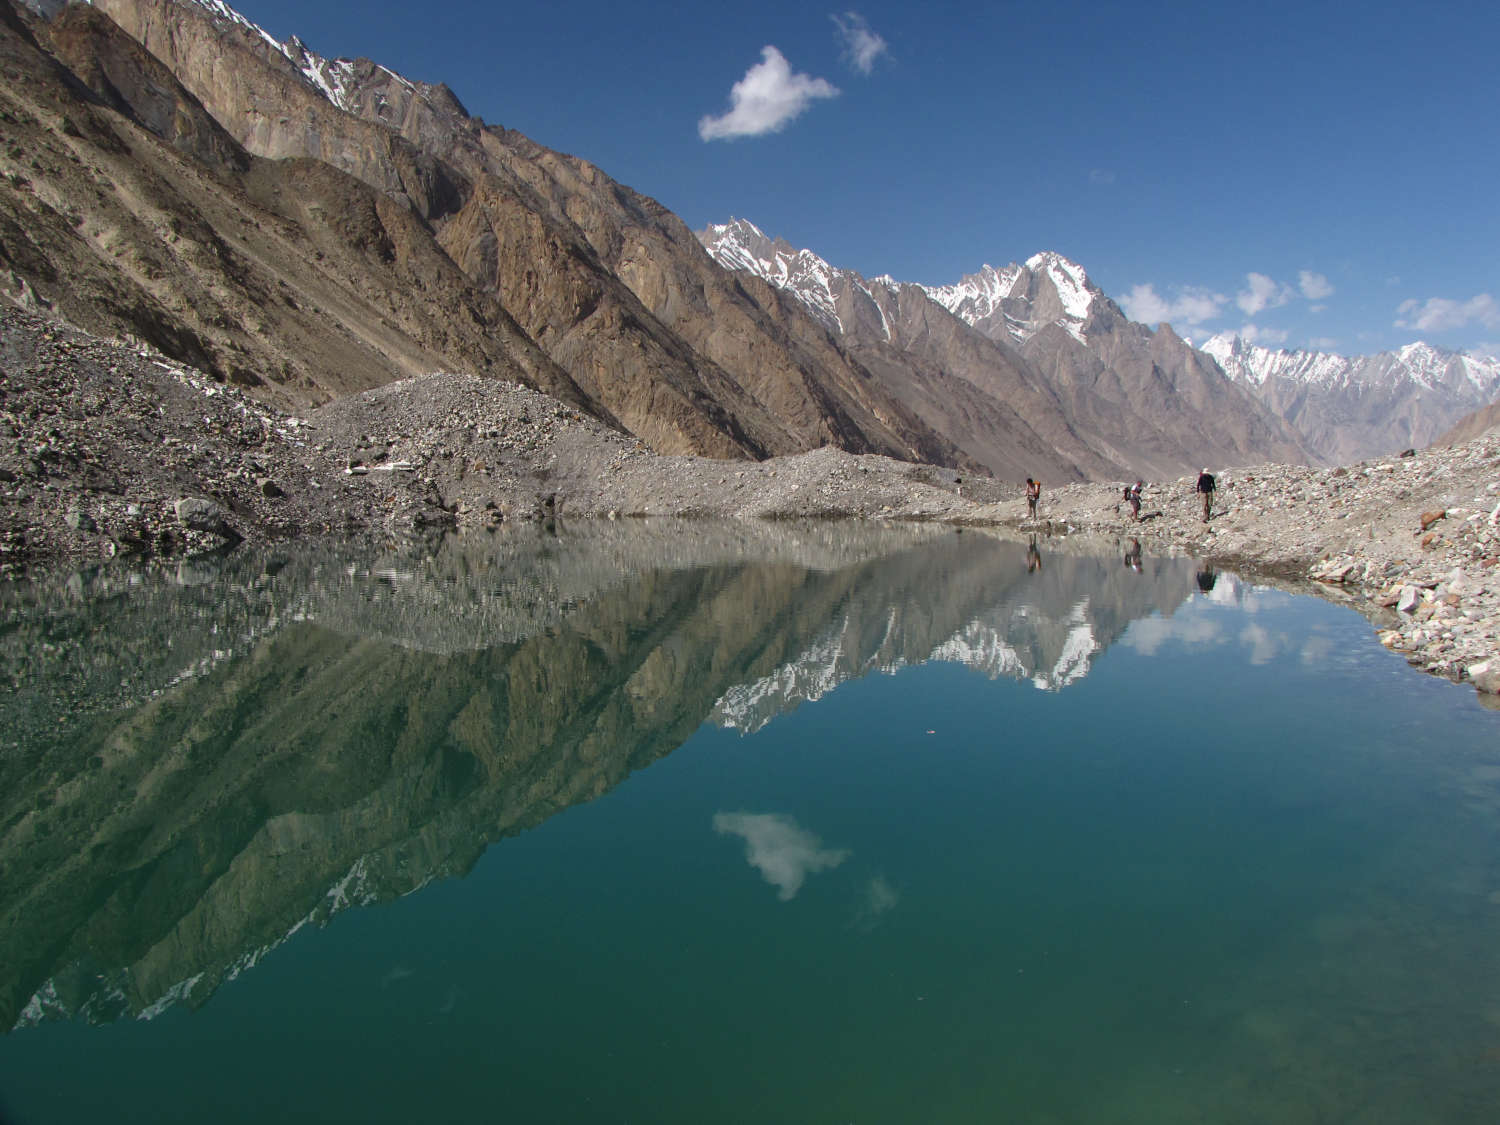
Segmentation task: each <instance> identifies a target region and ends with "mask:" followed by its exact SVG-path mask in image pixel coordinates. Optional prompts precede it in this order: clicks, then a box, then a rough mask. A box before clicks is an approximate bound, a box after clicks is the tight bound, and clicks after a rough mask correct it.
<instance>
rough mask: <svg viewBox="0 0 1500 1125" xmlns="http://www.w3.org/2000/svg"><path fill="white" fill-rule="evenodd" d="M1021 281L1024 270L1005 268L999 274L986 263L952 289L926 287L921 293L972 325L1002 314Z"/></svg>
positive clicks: (1015, 267) (944, 286)
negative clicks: (1004, 303) (1000, 312)
mask: <svg viewBox="0 0 1500 1125" xmlns="http://www.w3.org/2000/svg"><path fill="white" fill-rule="evenodd" d="M1020 279H1021V267H1020V266H1017V265H1010V266H1006V267H1005V269H1003V270H997V269H996V268H995V267H994V266H992V265H990V264H989V263H988V262H986V263H985V264H984V265H983V266H982V267H980V270H979V272H978V273H974V274H970V275H969V276H968V277H965V278H964V279H963V280H962V281H959V282H957V283H956V284H953V285H924V286H922V291H923V292H924V293H926V294H927V295H928V296H929V297H931V298H932V299H933V300H934V301H936V302H937V303H938V304H940V305H942V306H943V308H945V309H947V310H948V311H949V312H951V313H952V314H953V315H954V316H956V317H958V318H959V319H960V320H963V321H967V322H968V323H969V324H973V323H974V322H975V321H979V320H986V319H988V318H989V317H992V316H994V315H995V314H996V313H997V312H999V311H1001V308H1002V302H1004V301H1006V300H1008V299H1009V298H1010V296H1011V294H1012V293H1014V292H1015V289H1016V282H1018V281H1019V280H1020Z"/></svg>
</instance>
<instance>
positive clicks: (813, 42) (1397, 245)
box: [236, 0, 1500, 354]
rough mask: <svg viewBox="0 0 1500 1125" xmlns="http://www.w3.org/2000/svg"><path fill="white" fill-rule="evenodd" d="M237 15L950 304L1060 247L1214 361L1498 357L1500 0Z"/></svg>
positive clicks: (348, 10)
mask: <svg viewBox="0 0 1500 1125" xmlns="http://www.w3.org/2000/svg"><path fill="white" fill-rule="evenodd" d="M236 6H237V7H238V8H239V10H240V11H242V12H243V13H244V14H245V15H246V16H247V17H248V18H250V19H252V20H254V21H255V22H257V23H259V24H261V25H262V26H263V27H265V28H266V30H268V31H270V32H271V33H272V34H273V35H275V36H277V37H278V38H283V39H284V38H286V37H288V36H290V35H292V34H296V35H299V36H300V37H301V38H302V39H303V40H304V41H305V42H306V43H307V45H308V46H309V47H310V48H311V49H312V50H314V51H317V52H319V53H320V54H324V55H330V56H339V55H345V56H353V55H364V56H367V57H369V58H373V59H375V60H376V61H378V62H382V63H384V64H386V65H387V66H390V67H391V68H392V69H394V70H397V71H399V72H401V73H403V74H405V75H406V76H407V77H410V78H415V79H420V80H423V81H428V82H438V81H444V82H447V83H448V85H449V86H451V87H452V88H453V90H454V91H455V93H457V94H458V96H459V97H460V99H461V100H462V101H463V102H464V104H465V105H466V106H467V107H468V109H469V110H470V112H472V113H475V114H478V115H479V116H481V117H483V118H484V119H485V120H486V121H488V122H491V123H493V124H500V125H504V126H507V127H509V128H513V129H518V130H520V131H521V132H523V133H525V134H527V135H528V136H530V137H531V138H532V139H534V140H536V141H538V142H540V143H542V144H545V145H548V146H550V147H552V148H555V149H560V150H562V151H564V152H569V153H573V154H574V155H577V156H582V157H585V158H587V159H588V160H591V161H593V162H594V163H595V164H597V165H599V167H601V168H602V169H603V170H604V171H605V172H607V173H609V174H610V175H611V176H613V177H615V178H616V179H618V180H621V181H623V182H624V183H627V184H629V185H630V186H632V187H634V188H636V189H637V190H639V191H642V192H644V193H646V194H647V195H651V196H654V197H655V198H656V199H658V200H660V201H661V202H662V203H664V204H665V205H666V206H668V207H670V208H671V209H672V210H673V211H675V212H676V213H677V214H678V215H680V216H681V217H682V218H683V219H684V220H685V221H686V222H687V223H688V224H689V225H690V226H692V227H694V228H695V229H697V228H701V227H703V226H705V225H706V224H708V223H710V222H720V221H724V220H726V219H728V218H730V217H731V216H736V217H741V218H747V219H750V220H751V221H753V222H755V223H756V224H757V225H758V226H760V227H761V228H762V229H763V230H765V231H766V232H767V233H768V234H773V235H780V236H782V237H784V238H786V239H787V240H788V241H790V242H791V243H793V244H794V245H797V246H805V247H808V248H810V249H812V250H814V251H816V252H817V253H818V254H820V255H822V256H823V257H824V258H826V259H828V260H829V261H830V262H832V263H833V264H834V265H838V266H843V267H847V268H851V269H855V270H858V271H859V272H861V273H864V274H866V275H875V274H883V273H888V274H891V275H893V276H895V277H896V278H898V279H900V280H903V281H920V282H923V283H928V284H944V283H948V282H952V281H956V280H957V279H958V278H959V277H961V276H962V275H964V274H966V273H971V272H973V271H974V270H976V269H978V268H979V267H980V266H981V265H982V264H984V263H986V262H989V263H992V264H994V265H996V266H1001V265H1005V264H1006V263H1008V262H1011V261H1019V260H1024V259H1025V258H1027V257H1029V256H1030V255H1031V254H1033V253H1035V252H1037V251H1039V250H1056V251H1058V252H1060V253H1062V254H1065V255H1067V256H1068V257H1070V258H1072V259H1074V260H1075V261H1077V262H1079V263H1081V264H1082V265H1083V266H1084V267H1085V269H1087V270H1088V272H1089V274H1090V276H1091V277H1092V278H1093V280H1094V281H1095V282H1096V283H1097V284H1099V285H1100V286H1101V287H1102V288H1103V289H1104V290H1105V291H1106V292H1107V293H1109V294H1110V295H1111V296H1112V297H1114V298H1115V299H1116V300H1117V301H1120V302H1121V303H1122V304H1123V305H1124V306H1125V308H1126V311H1127V312H1128V313H1130V314H1131V315H1132V316H1134V317H1135V318H1137V319H1144V320H1147V321H1149V322H1152V323H1154V322H1155V321H1157V320H1161V319H1166V320H1170V321H1171V322H1172V323H1173V325H1174V326H1175V327H1176V328H1177V330H1178V331H1179V332H1181V333H1182V334H1184V335H1190V336H1192V337H1193V338H1195V339H1202V338H1205V337H1206V336H1208V335H1209V334H1211V333H1213V332H1216V331H1223V330H1241V329H1245V330H1246V331H1247V332H1248V334H1250V335H1252V336H1253V337H1255V338H1256V339H1257V340H1258V342H1260V343H1265V344H1270V345H1273V346H1274V345H1285V346H1289V347H1322V348H1326V349H1330V350H1336V351H1342V352H1345V353H1362V352H1372V351H1379V350H1383V349H1387V348H1392V347H1396V346H1399V345H1400V344H1403V343H1409V342H1411V341H1412V340H1415V339H1426V340H1429V341H1431V342H1433V343H1437V344H1441V345H1444V346H1447V347H1453V348H1469V349H1475V350H1479V351H1485V352H1489V353H1491V354H1500V220H1497V198H1500V192H1497V186H1500V78H1497V73H1500V67H1497V65H1496V45H1497V44H1500V6H1496V5H1494V4H1493V3H1489V2H1485V3H1478V2H1476V3H1443V2H1441V0H1439V2H1437V3H1435V4H1429V5H1417V4H1410V3H1406V4H1402V5H1396V4H1389V3H1368V4H1362V5H1356V4H1351V3H1321V2H1318V0H1300V2H1297V3H1282V2H1280V0H1267V2H1264V3H1261V4H1258V5H1243V4H1232V5H1230V4H1226V5H1217V4H1213V3H1207V4H1204V3H1194V4H1186V3H1158V4H1151V5H1144V4H1142V5H1131V4H1118V3H1094V2H1091V0H1078V2H1076V3H1073V4H1071V5H1054V4H1037V3H1035V2H1034V0H1033V2H1030V3H1026V4H1004V5H992V6H985V5H974V4H966V5H955V4H946V3H936V4H933V3H929V4H925V5H922V6H920V7H919V6H917V5H911V4H888V3H872V2H866V3H859V4H856V5H854V6H852V7H845V6H820V5H815V4H813V5H810V4H807V3H785V2H781V0H762V2H759V3H756V4H753V5H726V6H724V7H723V8H721V9H720V8H715V7H713V6H703V5H696V4H692V5H690V4H681V3H671V2H666V0H637V2H636V3H632V4H621V3H598V2H596V0H574V2H573V3H570V4H566V5H542V4H525V5H522V4H514V5H502V4H492V3H480V2H477V0H447V2H445V3H443V4H441V5H430V6H423V5H413V4H410V3H401V4H395V3H388V2H387V0H369V2H366V3H362V4H357V5H356V4H320V5H308V4H306V3H305V2H292V0H241V2H240V3H239V4H237V5H236ZM736 90H738V91H739V92H740V97H739V103H738V106H737V107H736V103H735V101H734V99H735V96H736V95H735V91H736ZM792 111H795V112H792ZM788 113H790V115H789V116H788V115H787V114H788Z"/></svg>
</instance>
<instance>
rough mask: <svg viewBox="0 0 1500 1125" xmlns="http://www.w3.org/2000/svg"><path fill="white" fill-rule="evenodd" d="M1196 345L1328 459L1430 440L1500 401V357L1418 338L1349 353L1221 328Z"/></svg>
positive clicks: (1345, 460)
mask: <svg viewBox="0 0 1500 1125" xmlns="http://www.w3.org/2000/svg"><path fill="white" fill-rule="evenodd" d="M1203 351H1204V352H1206V353H1207V354H1209V355H1211V356H1213V357H1214V359H1216V360H1217V361H1218V363H1219V366H1221V367H1222V368H1223V369H1224V370H1225V371H1226V372H1227V373H1228V374H1229V376H1230V377H1231V378H1233V379H1234V380H1235V381H1236V382H1238V383H1240V384H1241V385H1242V386H1246V387H1250V388H1252V389H1253V390H1254V391H1255V393H1256V394H1258V395H1259V396H1260V398H1261V400H1262V401H1263V402H1265V403H1266V405H1267V406H1269V407H1270V408H1271V409H1272V410H1274V411H1275V412H1276V413H1277V414H1279V415H1280V416H1281V417H1283V418H1285V419H1286V420H1287V421H1288V422H1290V423H1291V424H1292V425H1293V426H1295V427H1296V428H1297V431H1298V433H1300V434H1301V435H1302V437H1303V438H1304V440H1306V441H1307V442H1308V444H1309V445H1310V446H1311V447H1312V449H1313V450H1315V451H1316V452H1317V453H1318V455H1319V456H1320V457H1321V458H1322V459H1323V460H1324V461H1327V462H1329V463H1331V464H1339V465H1342V464H1347V463H1348V462H1350V461H1354V460H1358V459H1360V458H1365V457H1372V456H1379V455H1381V454H1385V453H1390V452H1393V451H1400V450H1402V449H1408V448H1413V447H1415V448H1421V447H1422V446H1425V445H1430V444H1432V443H1433V442H1434V441H1437V440H1438V439H1439V438H1440V437H1441V436H1442V435H1443V433H1444V431H1446V430H1447V429H1449V427H1451V426H1453V425H1455V424H1457V423H1458V422H1459V421H1460V420H1461V419H1462V418H1463V417H1464V416H1465V415H1466V414H1468V413H1470V412H1471V411H1474V410H1478V409H1480V408H1481V407H1483V406H1486V405H1487V404H1489V403H1492V402H1494V401H1495V400H1496V399H1500V360H1497V359H1494V358H1492V357H1479V356H1472V355H1468V354H1467V353H1463V352H1451V351H1447V350H1445V349H1443V348H1438V347H1434V346H1432V345H1431V344H1424V343H1420V342H1419V343H1414V344H1408V345H1406V347H1404V348H1401V349H1400V350H1399V351H1394V352H1381V353H1380V354H1378V355H1367V356H1353V357H1348V356H1341V355H1333V354H1330V353H1328V352H1312V351H1290V350H1286V349H1272V348H1264V347H1258V346H1256V345H1253V344H1248V343H1246V342H1245V341H1244V340H1242V339H1241V338H1240V337H1238V336H1235V335H1232V334H1224V335H1219V336H1214V337H1212V338H1211V339H1209V340H1208V341H1206V342H1205V343H1204V344H1203Z"/></svg>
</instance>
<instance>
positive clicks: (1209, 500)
mask: <svg viewBox="0 0 1500 1125" xmlns="http://www.w3.org/2000/svg"><path fill="white" fill-rule="evenodd" d="M1217 487H1218V485H1217V483H1216V482H1215V481H1214V475H1213V474H1212V473H1211V472H1209V471H1208V470H1207V469H1204V470H1203V471H1202V472H1201V473H1199V474H1198V487H1197V491H1198V495H1199V496H1201V497H1203V522H1204V523H1207V522H1208V515H1209V512H1210V511H1212V509H1213V506H1214V489H1215V488H1217Z"/></svg>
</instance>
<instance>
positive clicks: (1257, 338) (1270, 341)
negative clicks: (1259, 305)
mask: <svg viewBox="0 0 1500 1125" xmlns="http://www.w3.org/2000/svg"><path fill="white" fill-rule="evenodd" d="M1288 335H1289V333H1287V332H1285V331H1283V330H1282V329H1279V328H1262V327H1261V326H1260V325H1258V324H1247V325H1245V326H1244V327H1242V328H1241V329H1240V339H1242V340H1244V341H1245V343H1247V344H1260V345H1261V346H1262V347H1271V346H1273V345H1280V344H1284V343H1286V340H1287V336H1288Z"/></svg>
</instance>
